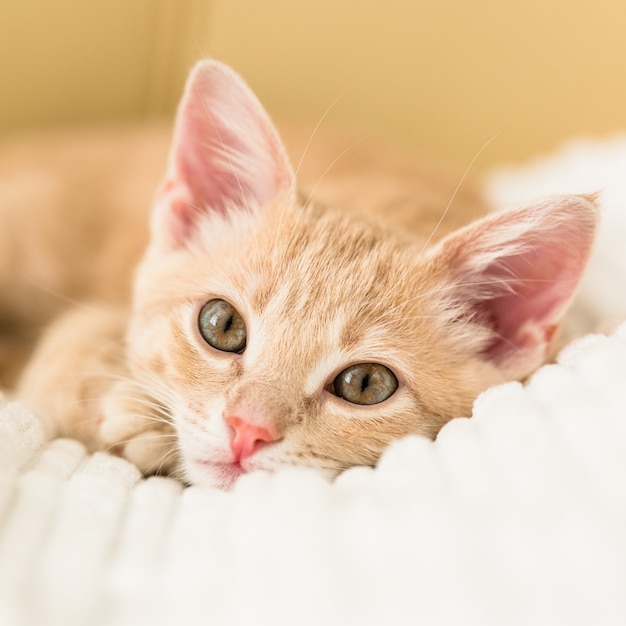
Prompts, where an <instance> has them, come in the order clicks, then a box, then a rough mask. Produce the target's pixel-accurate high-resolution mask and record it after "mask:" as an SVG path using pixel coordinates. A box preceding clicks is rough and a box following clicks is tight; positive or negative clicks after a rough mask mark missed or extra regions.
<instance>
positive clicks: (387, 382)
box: [333, 363, 398, 404]
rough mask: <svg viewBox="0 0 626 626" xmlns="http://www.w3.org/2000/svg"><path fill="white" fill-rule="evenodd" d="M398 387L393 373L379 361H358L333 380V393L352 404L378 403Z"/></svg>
mask: <svg viewBox="0 0 626 626" xmlns="http://www.w3.org/2000/svg"><path fill="white" fill-rule="evenodd" d="M397 388H398V379H397V378H396V377H395V375H394V373H393V372H392V371H391V370H390V369H389V368H388V367H385V366H384V365H380V364H379V363H359V364H358V365H351V366H350V367H347V368H346V369H345V370H343V372H341V373H340V374H339V375H338V376H337V377H336V378H335V380H334V382H333V389H334V391H335V395H336V396H338V397H340V398H343V399H344V400H347V401H348V402H352V404H378V403H379V402H382V401H383V400H386V399H387V398H389V397H390V396H392V395H393V394H394V393H395V391H396V389H397Z"/></svg>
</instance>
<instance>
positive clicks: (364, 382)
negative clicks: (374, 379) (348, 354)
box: [361, 374, 370, 392]
mask: <svg viewBox="0 0 626 626" xmlns="http://www.w3.org/2000/svg"><path fill="white" fill-rule="evenodd" d="M369 382H370V376H369V374H365V376H363V380H362V381H361V392H363V391H365V390H366V389H367V387H368V386H369Z"/></svg>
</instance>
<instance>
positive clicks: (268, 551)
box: [0, 139, 626, 626]
mask: <svg viewBox="0 0 626 626" xmlns="http://www.w3.org/2000/svg"><path fill="white" fill-rule="evenodd" d="M623 173H626V139H615V140H611V141H604V142H598V143H593V142H585V143H579V144H577V145H573V146H569V147H567V148H565V149H564V150H563V151H562V152H560V153H558V154H557V155H554V156H552V157H551V158H549V159H547V160H542V161H539V162H537V163H535V164H532V165H531V166H529V167H527V168H519V169H516V170H509V171H500V172H497V173H494V175H493V176H492V177H491V179H490V190H491V193H492V196H493V198H494V199H495V200H496V202H497V203H498V204H517V203H518V201H520V200H527V199H531V198H532V197H535V196H539V195H545V194H546V193H553V192H554V193H563V192H568V191H582V192H589V191H595V190H598V189H602V188H604V192H603V195H602V204H603V205H604V207H605V210H604V225H603V228H602V231H601V235H600V240H599V245H598V247H597V251H596V255H595V257H594V260H593V263H592V267H591V269H590V271H589V273H588V276H587V278H586V279H585V283H584V285H583V288H582V290H581V298H582V305H583V306H584V307H585V308H586V310H587V312H591V313H592V314H593V315H597V316H598V317H603V316H606V315H607V314H609V315H610V316H611V318H612V319H619V318H620V317H621V318H622V319H626V306H625V302H626V295H625V294H624V292H625V291H626V290H625V289H624V286H625V285H626V280H625V276H626V253H625V251H624V246H625V245H626V176H624V175H623ZM625 376H626V324H625V325H622V326H621V327H620V329H619V330H618V331H617V332H616V333H614V334H613V335H612V336H609V337H605V336H600V335H595V336H588V337H586V338H584V339H582V340H579V341H577V342H575V343H574V344H572V345H571V346H569V347H568V348H567V349H566V350H565V351H564V352H563V353H562V354H561V356H560V357H559V362H558V364H555V365H549V366H546V367H543V368H542V369H541V370H539V372H538V373H537V374H536V375H535V376H534V377H533V378H532V379H531V381H530V382H529V383H528V384H527V385H526V386H522V385H520V384H517V383H514V384H507V385H503V386H500V387H496V388H493V389H490V390H489V391H487V392H486V393H484V394H483V395H482V396H481V397H480V398H479V399H478V400H477V402H476V404H475V407H474V412H473V418H472V419H471V420H467V419H457V420H454V421H452V422H451V423H450V424H448V425H447V426H446V427H444V429H443V430H442V431H441V434H440V436H439V438H438V439H437V441H435V442H430V441H427V440H425V439H421V438H418V437H410V438H408V439H406V440H403V441H400V442H398V443H397V444H395V445H393V446H392V447H391V448H390V449H389V450H388V452H387V453H386V454H385V455H384V457H383V459H382V460H381V462H380V465H379V467H378V468H377V469H375V470H372V469H367V468H355V469H353V470H350V471H348V472H346V473H345V474H343V475H342V476H341V477H340V478H339V479H338V480H337V481H336V482H335V483H333V484H328V483H326V482H325V481H324V480H322V479H321V478H318V477H317V476H315V475H313V474H310V473H308V472H305V471H285V472H281V473H279V474H277V475H275V476H269V475H265V474H261V473H258V474H252V475H249V476H245V477H243V478H242V479H241V480H240V482H239V483H238V485H237V486H236V488H235V489H234V490H233V491H232V492H229V493H224V492H219V491H216V490H209V489H200V488H195V487H193V488H187V489H183V488H182V487H181V486H180V485H179V484H177V483H176V482H175V481H172V480H169V479H164V478H150V479H148V480H142V479H140V477H139V473H138V472H137V470H136V469H135V468H134V467H133V466H131V465H130V464H128V463H126V462H125V461H123V460H121V459H118V458H115V457H111V456H108V455H106V454H94V455H91V456H89V455H86V453H85V451H84V449H83V447H82V446H81V445H80V444H78V443H77V442H75V441H70V440H56V441H52V442H45V441H44V438H43V433H42V429H41V427H40V425H39V423H38V422H37V420H36V419H35V418H34V417H33V415H32V414H30V413H29V412H28V410H27V409H25V408H24V407H22V406H20V405H19V404H14V403H9V404H5V403H1V404H2V408H0V626H4V625H7V626H13V625H14V624H15V625H21V624H24V625H31V624H37V625H39V624H41V625H42V626H43V625H46V626H47V625H54V626H56V625H57V624H58V625H59V626H61V625H62V626H74V625H79V624H80V625H83V624H84V625H89V626H105V625H106V626H109V625H116V626H117V625H120V626H122V625H123V626H140V625H142V624H149V625H150V626H158V625H163V626H165V625H168V626H170V625H174V624H176V625H178V624H181V625H185V626H191V625H196V624H198V625H200V624H202V625H205V624H206V625H220V626H221V625H226V624H242V625H248V624H260V625H264V624H268V625H269V624H272V625H274V624H289V625H290V626H293V625H295V624H297V625H298V626H300V625H307V624H330V625H334V624H338V625H342V626H343V625H350V624H392V625H394V626H397V625H403V624H411V625H417V624H424V625H428V626H436V625H439V624H459V625H462V626H470V625H473V624H476V625H480V626H488V625H491V624H493V625H494V626H505V625H506V626H511V625H517V624H520V625H521V624H529V625H530V624H532V625H540V624H547V625H557V624H563V625H567V626H572V625H577V624H594V625H595V624H598V625H600V624H601V625H607V624H626V380H625Z"/></svg>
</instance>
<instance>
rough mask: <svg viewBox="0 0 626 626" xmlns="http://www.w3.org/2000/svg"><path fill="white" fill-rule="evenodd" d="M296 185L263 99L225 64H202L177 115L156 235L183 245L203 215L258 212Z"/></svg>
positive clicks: (158, 198) (193, 73)
mask: <svg viewBox="0 0 626 626" xmlns="http://www.w3.org/2000/svg"><path fill="white" fill-rule="evenodd" d="M292 186H293V172H292V169H291V165H290V163H289V160H288V158H287V156H286V152H285V149H284V147H283V145H282V142H281V140H280V138H279V136H278V133H277V131H276V129H275V128H274V126H273V125H272V123H271V121H270V119H269V117H268V116H267V114H266V113H265V111H264V109H263V107H262V106H261V104H260V103H259V101H258V100H257V98H256V96H255V95H254V94H253V93H252V92H251V91H250V89H249V88H248V87H247V85H246V84H245V83H244V82H243V80H242V79H241V78H240V77H239V76H238V75H237V74H235V72H233V71H232V70H230V69H229V68H228V67H226V66H225V65H223V64H221V63H218V62H217V61H204V62H202V63H199V64H198V65H197V66H196V67H195V68H194V70H193V71H192V73H191V76H190V78H189V81H188V83H187V87H186V90H185V94H184V96H183V99H182V101H181V104H180V107H179V111H178V116H177V121H176V127H175V131H174V138H173V141H172V148H171V152H170V160H169V167H168V172H167V176H166V179H165V182H164V184H163V185H162V188H161V191H160V193H159V195H158V197H157V202H156V204H157V207H156V210H155V220H154V226H155V230H156V231H157V234H161V235H163V234H164V235H165V236H166V238H167V239H168V240H170V241H174V242H175V243H176V244H178V245H181V244H184V243H186V241H187V240H188V239H189V238H190V237H192V236H193V233H194V232H195V230H196V225H197V223H198V221H199V220H200V219H201V218H202V216H203V215H206V214H208V213H210V212H213V211H217V212H221V213H225V212H228V211H230V210H233V209H244V210H250V211H255V210H258V209H260V208H262V207H263V206H265V205H267V204H268V203H270V202H272V201H275V200H277V199H278V198H279V196H280V194H281V193H283V194H284V193H288V192H289V191H290V190H291V188H292Z"/></svg>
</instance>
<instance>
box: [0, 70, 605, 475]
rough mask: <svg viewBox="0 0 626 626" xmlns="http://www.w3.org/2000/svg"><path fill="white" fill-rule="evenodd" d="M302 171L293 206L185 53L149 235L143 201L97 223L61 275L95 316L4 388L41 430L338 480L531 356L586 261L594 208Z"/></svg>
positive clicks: (205, 73) (231, 86)
mask: <svg viewBox="0 0 626 626" xmlns="http://www.w3.org/2000/svg"><path fill="white" fill-rule="evenodd" d="M332 150H333V149H332V148H331V149H330V152H329V153H328V154H329V156H328V157H327V158H328V163H327V165H330V163H331V162H332V159H333V158H334V157H336V156H338V154H337V152H334V153H333V152H332ZM376 157H378V158H376ZM137 167H138V168H139V169H140V170H141V167H142V166H141V164H140V163H138V164H137ZM300 173H301V172H299V174H300ZM304 177H305V179H306V178H307V175H306V174H305V175H304ZM130 178H131V179H132V175H131V176H130ZM316 180H319V174H318V175H317V176H316V178H315V179H314V180H313V181H309V184H308V187H309V189H311V188H314V187H317V188H316V189H315V194H314V195H313V196H310V195H308V194H302V193H300V194H299V193H298V191H297V189H298V188H297V186H296V174H295V172H294V168H293V167H292V164H291V163H290V160H289V158H288V157H287V152H286V149H285V148H284V146H283V143H282V141H281V139H280V137H279V135H278V133H277V131H276V129H275V128H274V126H273V124H272V122H271V121H270V119H269V118H268V116H267V114H266V113H265V111H264V109H263V108H262V106H261V104H260V103H259V102H258V100H257V99H256V97H255V96H254V95H253V93H252V92H251V91H250V90H249V88H248V87H247V86H246V84H245V83H244V82H243V80H242V79H241V78H240V77H239V76H238V75H237V74H235V73H234V72H233V71H232V70H231V69H229V68H228V67H226V66H224V65H223V64H221V63H219V62H216V61H204V62H201V63H199V64H198V65H197V66H196V67H195V69H194V70H193V72H192V73H191V76H190V78H189V81H188V84H187V88H186V91H185V94H184V96H183V99H182V102H181V105H180V108H179V112H178V117H177V121H176V126H175V131H174V136H173V140H172V144H171V148H170V152H169V160H168V163H167V170H166V175H165V178H164V180H163V182H162V183H161V185H160V187H159V188H158V191H157V194H156V197H155V199H154V203H153V207H152V211H151V216H150V223H149V226H150V229H149V235H148V234H147V233H144V232H143V230H142V226H140V225H139V224H143V223H144V217H143V215H142V208H141V207H137V208H136V209H133V210H129V211H128V212H127V214H126V213H124V214H120V211H119V210H118V211H117V213H116V214H115V215H111V216H102V217H103V219H104V221H105V222H106V227H105V226H102V227H101V231H100V232H101V238H102V239H103V241H106V242H108V243H106V245H105V244H102V245H101V246H100V247H99V248H98V254H94V255H93V256H92V257H91V260H87V259H88V257H90V255H89V250H85V251H84V255H85V265H84V267H74V268H70V269H71V270H72V271H74V270H81V271H82V272H83V275H84V276H86V278H85V281H86V283H85V286H84V287H83V292H82V294H79V299H81V300H82V301H89V302H90V303H91V304H89V305H85V304H82V305H79V306H77V307H75V308H73V309H71V310H69V311H66V312H65V313H64V314H63V315H61V316H60V317H59V318H58V319H57V321H56V322H54V323H53V324H52V326H51V327H50V328H49V329H48V331H47V332H46V334H45V335H44V337H43V339H42V340H41V342H40V344H39V346H38V349H37V351H36V352H35V354H34V356H33V358H32V359H31V361H30V363H29V365H28V367H27V368H26V370H25V372H24V374H23V376H22V378H21V381H20V384H19V387H18V394H19V395H20V396H21V397H22V398H24V399H25V400H26V401H27V402H29V403H30V404H31V405H32V406H34V407H36V408H37V409H38V411H39V413H40V414H41V415H42V418H43V419H44V420H45V421H46V423H47V424H48V427H49V430H50V433H51V434H52V433H54V434H63V435H65V436H73V437H77V438H79V439H81V440H83V441H84V442H85V443H86V444H87V445H88V446H89V447H90V448H91V449H98V448H105V449H113V450H115V451H116V452H118V453H119V454H122V455H124V456H126V457H127V458H129V459H131V460H133V461H134V462H136V463H137V464H138V465H139V466H140V467H141V468H142V469H143V470H144V471H146V472H151V471H170V472H173V473H174V474H176V475H178V476H180V477H182V478H183V479H184V480H186V481H188V482H192V483H199V484H204V485H212V486H218V487H229V486H231V485H232V484H233V482H234V481H235V480H236V479H237V478H238V477H239V476H240V475H241V474H243V473H245V472H250V471H253V470H257V469H263V470H274V469H276V468H279V467H281V466H285V465H299V466H307V467H311V468H315V469H317V470H319V471H321V472H323V473H325V474H326V475H328V476H334V475H336V474H337V473H339V472H341V471H342V470H344V469H346V468H348V467H351V466H353V465H374V464H375V463H376V462H377V460H378V458H379V457H380V455H381V453H382V452H383V450H384V449H385V447H386V446H387V445H388V444H389V442H391V441H392V440H394V439H397V438H399V437H402V436H404V435H407V434H410V433H418V434H421V435H424V436H427V437H431V438H434V437H435V436H436V435H437V433H438V431H439V430H440V428H441V427H442V426H443V425H444V424H445V423H446V422H448V421H449V420H450V419H452V418H454V417H457V416H467V415H469V414H470V413H471V407H472V403H473V401H474V399H475V398H476V396H477V395H478V394H479V393H480V392H481V391H483V390H484V389H486V388H487V387H489V386H491V385H494V384H497V383H500V382H503V381H507V380H514V379H523V378H525V377H527V376H528V375H529V374H530V373H531V372H532V371H533V370H535V369H536V368H537V367H539V366H540V365H541V364H542V363H543V362H544V361H545V359H546V358H547V356H548V354H549V352H550V350H551V349H552V346H553V343H554V338H555V335H556V332H557V330H558V328H559V325H560V323H561V321H562V318H563V316H564V314H565V312H566V310H567V307H568V305H569V303H570V301H571V298H572V296H573V293H574V291H575V289H576V286H577V284H578V281H579V278H580V276H581V274H582V272H583V269H584V267H585V264H586V261H587V258H588V256H589V252H590V249H591V245H592V242H593V238H594V233H595V227H596V218H597V216H596V210H595V208H594V204H593V200H592V199H590V198H586V197H580V196H563V197H557V198H551V199H547V200H545V201H544V202H540V203H538V204H536V205H534V206H530V207H525V208H521V209H516V210H511V211H508V212H502V213H498V214H494V215H485V216H482V217H481V215H483V214H485V213H486V211H485V208H484V205H483V204H482V203H481V202H480V200H478V199H477V197H475V196H472V194H471V193H469V192H468V193H466V194H464V195H459V196H458V197H456V198H455V201H454V202H453V203H451V204H450V210H449V211H447V212H446V207H447V205H448V204H449V203H450V200H451V199H452V198H453V194H454V184H452V185H447V184H445V183H444V182H442V181H443V179H441V180H440V179H438V178H437V177H432V178H428V177H426V178H424V177H420V176H417V175H415V174H414V173H413V172H412V171H411V169H410V168H408V167H407V166H406V165H404V164H403V163H400V162H394V158H393V157H390V156H388V155H386V154H382V153H381V154H379V155H375V156H374V157H372V155H371V154H370V155H367V153H366V152H359V151H358V150H355V151H354V154H352V155H350V154H348V155H347V156H346V158H345V159H343V160H342V159H339V160H338V161H337V164H336V167H333V168H331V170H330V171H329V174H328V176H326V177H324V178H323V180H322V181H321V182H320V183H319V185H317V186H316V184H315V181H316ZM305 186H307V185H305ZM96 206H97V205H96ZM2 219H4V217H3V218H2ZM147 220H148V217H147V214H146V216H145V223H146V224H147ZM79 239H80V238H79ZM144 239H148V243H147V248H146V250H145V252H144V253H143V257H142V259H141V261H140V262H139V264H138V266H137V268H136V271H135V274H134V279H133V284H132V303H131V304H130V306H128V305H127V303H126V301H125V285H126V281H129V278H128V277H129V276H130V275H131V269H130V268H131V264H132V260H133V259H134V258H135V255H137V254H138V248H139V247H143V245H144ZM82 245H87V247H88V246H89V245H90V244H89V242H84V241H83V243H82ZM116 251H117V252H116ZM115 259H117V260H118V265H119V267H117V268H113V267H111V268H110V269H111V272H110V273H108V272H107V263H109V264H113V263H114V260H115ZM120 261H121V262H120ZM3 263H5V264H7V265H5V274H10V273H11V272H10V271H6V268H7V267H8V265H10V261H9V260H5V261H3ZM94 268H97V272H96V271H95V269H94ZM65 271H67V268H66V270H65ZM98 272H100V273H98ZM70 274H71V272H70ZM9 283H10V278H7V277H6V276H5V278H4V280H3V279H2V274H1V273H0V287H2V288H3V289H4V290H5V292H6V284H9ZM81 284H82V283H81ZM59 291H62V289H59ZM7 297H8V296H6V295H3V298H5V299H6V298H7ZM4 302H5V301H4V300H3V303H4ZM36 313H37V314H41V311H40V310H39V311H36ZM52 313H56V311H51V314H52Z"/></svg>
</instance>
